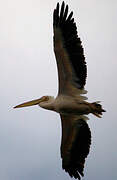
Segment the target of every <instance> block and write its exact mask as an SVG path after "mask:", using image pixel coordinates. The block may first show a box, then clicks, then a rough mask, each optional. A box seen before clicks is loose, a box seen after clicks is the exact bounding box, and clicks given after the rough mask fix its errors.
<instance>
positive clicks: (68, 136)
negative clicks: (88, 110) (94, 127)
mask: <svg viewBox="0 0 117 180" xmlns="http://www.w3.org/2000/svg"><path fill="white" fill-rule="evenodd" d="M61 123H62V142H61V158H62V168H63V169H64V170H65V171H66V172H68V173H69V175H70V176H71V177H74V178H76V179H79V180H80V175H81V176H84V174H83V169H84V163H85V158H86V157H87V155H88V153H89V149H90V144H91V132H90V129H89V127H88V124H87V123H86V121H85V120H83V117H82V116H79V117H74V116H68V115H61Z"/></svg>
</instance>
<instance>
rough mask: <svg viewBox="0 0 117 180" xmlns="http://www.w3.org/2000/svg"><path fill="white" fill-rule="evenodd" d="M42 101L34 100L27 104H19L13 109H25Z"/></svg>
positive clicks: (41, 99)
mask: <svg viewBox="0 0 117 180" xmlns="http://www.w3.org/2000/svg"><path fill="white" fill-rule="evenodd" d="M42 101H43V98H40V99H35V100H32V101H28V102H25V103H22V104H19V105H17V106H15V107H14V108H22V107H27V106H34V105H37V104H39V103H40V102H42Z"/></svg>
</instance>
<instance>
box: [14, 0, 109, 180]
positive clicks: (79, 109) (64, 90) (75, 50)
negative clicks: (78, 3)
mask: <svg viewBox="0 0 117 180" xmlns="http://www.w3.org/2000/svg"><path fill="white" fill-rule="evenodd" d="M59 9H60V10H59ZM72 16H73V12H70V13H68V5H65V3H64V2H62V5H61V8H59V3H57V6H56V9H54V12H53V31H54V53H55V57H56V63H57V68H58V79H59V89H58V95H57V97H56V98H54V97H52V96H43V97H41V98H39V99H36V100H32V101H29V102H25V103H23V104H20V105H18V106H15V107H14V108H21V107H26V106H32V105H39V106H40V107H42V108H44V109H47V110H52V111H55V112H57V113H59V114H60V118H61V125H62V139H61V158H62V168H63V169H64V170H65V171H66V172H67V173H69V175H70V176H71V177H74V178H76V179H79V180H80V178H81V176H84V174H83V170H84V163H85V158H86V157H87V155H88V153H89V149H90V144H91V131H90V129H89V126H88V124H87V119H88V118H87V116H86V115H88V114H90V113H92V114H94V115H95V116H97V117H98V118H101V115H102V112H105V110H104V109H103V108H102V106H101V105H100V103H99V102H93V103H90V102H87V101H86V100H87V98H86V96H84V94H86V93H87V91H86V90H85V89H84V86H85V83H86V77H87V66H86V62H85V57H84V53H83V47H82V44H81V40H80V38H79V36H78V33H77V28H76V23H75V22H74V18H73V17H72Z"/></svg>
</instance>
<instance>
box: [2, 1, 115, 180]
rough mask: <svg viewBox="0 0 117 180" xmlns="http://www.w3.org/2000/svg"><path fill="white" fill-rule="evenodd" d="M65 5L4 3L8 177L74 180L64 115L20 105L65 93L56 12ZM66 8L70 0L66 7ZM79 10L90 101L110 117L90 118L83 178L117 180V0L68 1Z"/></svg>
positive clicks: (5, 177) (4, 177) (6, 179)
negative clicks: (60, 87)
mask: <svg viewBox="0 0 117 180" xmlns="http://www.w3.org/2000/svg"><path fill="white" fill-rule="evenodd" d="M57 2H58V1H57V0H51V1H49V0H43V1H41V0H20V1H18V0H4V1H0V62H1V66H0V82H1V88H0V107H1V108H0V115H1V118H0V124H1V125H0V179H1V180H42V179H43V180H52V179H56V180H60V179H61V180H70V179H71V178H70V177H69V176H68V175H67V174H66V173H65V172H64V171H63V170H62V168H61V159H60V141H61V127H60V118H59V115H58V114H56V113H53V112H49V111H45V110H43V109H39V107H38V106H35V107H30V108H24V109H13V108H12V107H13V106H15V105H17V104H19V103H21V102H24V101H27V100H31V99H35V98H38V97H40V96H43V95H54V96H56V94H57V69H56V62H55V57H54V53H53V44H52V43H53V27H52V16H53V9H54V8H55V6H56V3H57ZM59 2H62V1H59ZM65 2H66V3H68V4H69V9H70V10H73V12H74V18H75V21H76V23H77V27H78V32H79V36H80V37H81V40H82V43H83V47H84V50H85V56H86V61H87V65H88V78H87V85H86V89H87V90H88V94H87V96H88V97H89V101H96V100H101V101H102V104H103V106H104V108H105V109H106V110H107V112H106V113H104V116H103V118H102V119H97V118H95V117H94V116H91V115H90V116H89V117H90V120H89V126H90V128H91V131H92V146H91V152H90V154H89V156H88V158H87V160H86V166H85V177H84V178H83V180H91V179H95V180H99V179H103V180H104V179H105V180H110V179H112V180H116V179H117V171H116V167H117V155H116V152H117V138H116V136H117V132H116V130H117V120H116V117H117V110H116V107H117V104H116V99H117V98H116V92H117V81H116V78H117V70H116V69H117V50H116V47H117V35H116V32H117V13H116V12H117V1H116V0H103V1H102V0H87V1H86V0H72V1H70V0H66V1H65Z"/></svg>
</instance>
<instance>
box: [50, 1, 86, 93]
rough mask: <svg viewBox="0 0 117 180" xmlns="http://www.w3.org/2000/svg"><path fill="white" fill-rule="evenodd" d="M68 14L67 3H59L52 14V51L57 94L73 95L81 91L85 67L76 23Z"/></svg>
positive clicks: (84, 77)
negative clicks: (57, 86) (55, 66)
mask: <svg viewBox="0 0 117 180" xmlns="http://www.w3.org/2000/svg"><path fill="white" fill-rule="evenodd" d="M72 15H73V12H71V13H70V14H69V15H68V5H66V6H65V3H64V2H63V3H62V5H61V10H60V12H59V3H58V4H57V7H56V9H55V10H54V14H53V27H54V52H55V56H56V61H57V67H58V77H59V94H60V93H62V94H69V95H71V94H72V95H74V93H78V91H79V92H82V91H80V90H83V88H84V85H85V82H86V76H87V68H86V62H85V57H84V54H83V48H82V45H81V40H80V38H79V37H78V34H77V28H76V23H75V22H74V18H72Z"/></svg>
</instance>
